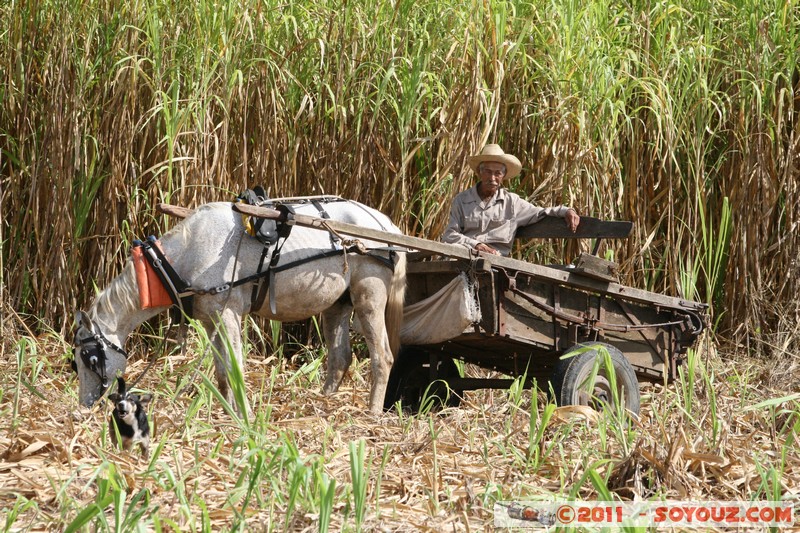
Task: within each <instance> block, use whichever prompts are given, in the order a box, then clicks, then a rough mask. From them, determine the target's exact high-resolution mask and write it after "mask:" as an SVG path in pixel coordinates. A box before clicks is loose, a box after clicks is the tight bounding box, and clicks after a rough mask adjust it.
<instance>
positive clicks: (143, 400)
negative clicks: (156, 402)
mask: <svg viewBox="0 0 800 533" xmlns="http://www.w3.org/2000/svg"><path fill="white" fill-rule="evenodd" d="M152 399H153V395H152V394H142V396H141V397H140V398H139V403H140V404H142V407H143V408H145V409H147V406H148V405H150V402H151V401H152Z"/></svg>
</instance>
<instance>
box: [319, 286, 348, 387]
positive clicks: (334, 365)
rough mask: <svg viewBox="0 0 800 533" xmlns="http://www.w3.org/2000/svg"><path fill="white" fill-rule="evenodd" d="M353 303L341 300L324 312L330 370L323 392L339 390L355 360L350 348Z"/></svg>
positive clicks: (323, 329) (323, 320) (324, 328)
mask: <svg viewBox="0 0 800 533" xmlns="http://www.w3.org/2000/svg"><path fill="white" fill-rule="evenodd" d="M352 312H353V305H352V304H351V303H350V302H344V301H339V302H336V303H335V304H334V305H333V306H331V307H329V308H328V309H326V310H325V311H323V312H322V334H323V335H324V336H325V345H326V346H327V348H328V371H327V375H326V377H325V386H324V387H323V388H322V392H323V393H325V394H333V393H334V392H336V391H337V390H339V385H341V383H342V379H344V375H345V372H347V369H348V368H350V363H352V362H353V352H352V351H351V350H350V315H351V314H352Z"/></svg>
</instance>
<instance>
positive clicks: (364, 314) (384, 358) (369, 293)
mask: <svg viewBox="0 0 800 533" xmlns="http://www.w3.org/2000/svg"><path fill="white" fill-rule="evenodd" d="M376 266H378V268H382V269H385V267H383V266H380V265H376ZM386 272H387V273H388V272H389V271H388V270H386ZM388 286H389V280H382V279H381V278H380V277H378V276H369V277H362V278H361V279H359V280H355V279H354V280H353V281H352V282H351V285H350V296H351V298H352V300H353V306H354V308H355V312H356V315H357V316H358V321H359V322H360V324H361V329H362V334H363V335H364V340H365V341H366V343H367V348H368V349H369V357H370V366H371V370H372V387H371V389H370V394H369V410H370V412H371V413H373V414H380V413H381V412H383V399H384V397H385V396H386V385H387V383H388V382H389V373H390V372H391V371H392V363H394V356H393V355H392V349H391V346H390V345H389V335H388V334H387V332H386V320H385V316H384V311H385V309H386V301H387V298H388V293H387V291H388Z"/></svg>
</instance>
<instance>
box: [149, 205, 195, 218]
mask: <svg viewBox="0 0 800 533" xmlns="http://www.w3.org/2000/svg"><path fill="white" fill-rule="evenodd" d="M156 211H158V212H159V213H163V214H165V215H170V216H173V217H177V218H186V217H188V216H189V215H191V214H192V213H194V209H189V208H188V207H180V206H177V205H170V204H156Z"/></svg>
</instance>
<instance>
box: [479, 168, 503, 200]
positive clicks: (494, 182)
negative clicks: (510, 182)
mask: <svg viewBox="0 0 800 533" xmlns="http://www.w3.org/2000/svg"><path fill="white" fill-rule="evenodd" d="M478 174H479V175H480V178H481V191H480V192H481V195H482V196H487V197H488V196H492V195H494V193H496V192H497V190H498V189H499V188H500V187H501V186H502V185H503V179H504V178H505V177H506V166H505V165H504V164H503V163H497V162H495V161H486V162H485V163H481V166H480V168H479V169H478Z"/></svg>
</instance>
